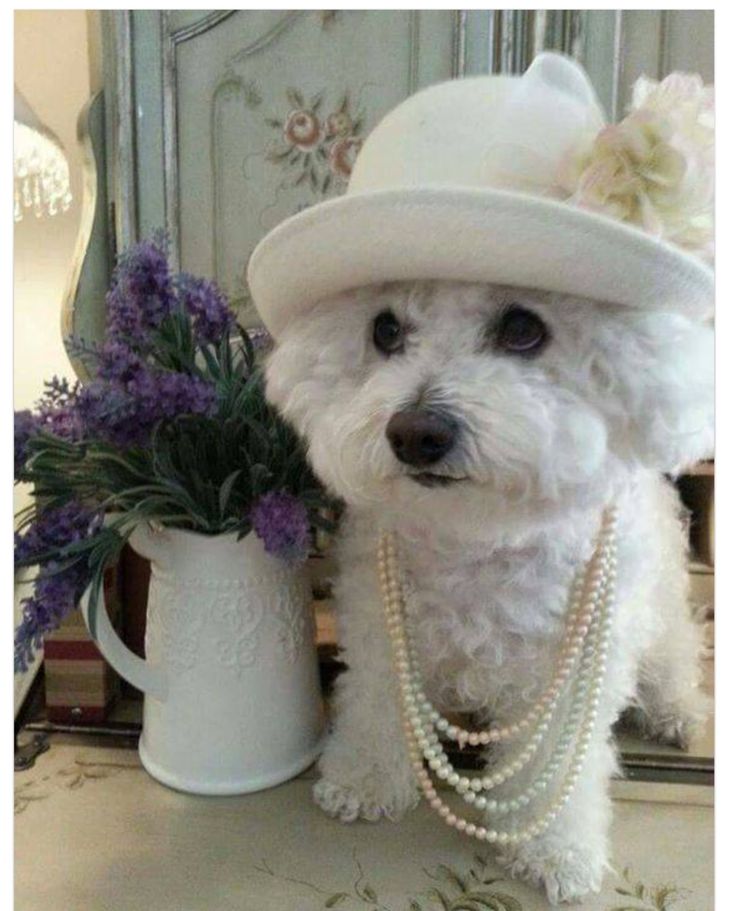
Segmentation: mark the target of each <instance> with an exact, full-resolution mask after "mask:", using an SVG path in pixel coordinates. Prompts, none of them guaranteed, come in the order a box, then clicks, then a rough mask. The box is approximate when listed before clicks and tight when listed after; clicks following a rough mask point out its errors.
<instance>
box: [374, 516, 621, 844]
mask: <svg viewBox="0 0 736 911" xmlns="http://www.w3.org/2000/svg"><path fill="white" fill-rule="evenodd" d="M378 570H379V579H380V582H381V588H382V592H383V599H384V609H385V614H386V623H387V627H388V631H389V637H390V640H391V645H392V650H393V654H394V661H395V665H396V671H397V676H398V680H399V690H400V694H401V706H402V714H403V717H404V733H405V736H406V741H407V747H408V751H409V757H410V761H411V764H412V768H413V770H414V773H415V775H416V777H417V780H418V783H419V786H420V788H421V790H422V792H423V794H424V796H425V798H426V799H427V800H428V802H429V804H430V806H431V807H432V808H433V809H434V810H435V811H436V812H437V813H438V814H439V815H440V816H441V817H442V818H444V820H445V822H446V823H447V824H448V825H451V826H454V827H455V828H456V829H457V830H458V831H460V832H464V833H465V834H467V835H469V836H471V837H474V838H477V839H478V840H482V841H487V842H498V843H499V844H506V843H516V842H521V841H528V840H529V839H530V838H533V837H536V836H537V835H539V834H541V832H543V831H544V830H545V829H546V828H547V827H548V826H549V825H550V824H551V823H552V822H553V821H554V819H555V818H556V817H557V815H558V814H559V812H560V811H561V810H562V808H563V807H564V805H565V803H566V802H567V800H568V799H569V797H570V795H571V794H572V791H573V790H574V787H575V784H576V782H577V779H578V777H579V775H580V772H581V770H582V767H583V762H584V759H585V755H586V753H587V749H588V746H589V743H590V739H591V736H592V733H593V730H594V728H595V722H596V716H597V710H598V703H599V700H600V694H601V687H602V682H603V678H604V675H605V667H606V657H607V651H608V640H609V634H610V629H611V623H612V610H613V606H614V601H615V579H616V514H615V509H614V508H609V509H607V510H606V512H605V513H604V516H603V521H602V523H601V530H600V533H599V537H598V542H597V546H596V549H595V552H594V554H593V557H592V558H591V560H590V562H589V563H588V565H587V567H585V568H584V570H582V571H580V572H578V573H577V574H576V577H575V579H574V581H573V584H572V586H571V591H570V597H569V607H568V618H569V619H568V623H567V624H566V629H565V633H564V636H563V642H562V648H561V653H560V657H559V659H558V662H557V664H556V669H555V674H554V676H553V680H552V682H551V683H550V685H549V686H548V687H547V689H546V690H545V691H544V693H543V694H542V696H541V697H540V698H539V700H538V701H537V702H536V703H535V705H534V706H532V708H531V709H530V710H529V711H528V712H527V714H526V715H525V716H524V718H523V719H521V721H519V722H516V723H514V724H511V725H508V726H507V727H504V728H497V727H494V728H488V729H486V730H485V731H481V732H475V731H466V730H464V729H462V728H460V727H459V726H456V725H451V724H450V723H449V721H448V720H447V719H446V718H443V716H442V715H441V714H440V713H439V712H438V711H437V710H436V709H435V708H434V706H433V705H432V704H431V702H430V701H429V700H428V699H427V698H426V696H425V695H424V691H423V689H422V685H421V677H420V673H419V669H418V660H417V650H416V645H415V642H414V638H413V636H412V635H411V633H410V631H409V630H408V629H407V625H406V622H405V621H406V617H405V614H406V611H405V598H404V591H403V586H402V584H401V581H400V574H399V569H398V553H397V546H396V539H395V536H394V535H393V534H386V533H384V534H382V535H381V538H380V542H379V549H378ZM575 667H578V673H577V675H576V678H575V681H574V685H573V686H572V695H571V699H570V707H569V711H568V714H567V717H566V719H565V722H564V724H563V725H562V728H561V732H560V736H559V738H558V741H557V743H556V745H555V747H554V749H553V750H552V752H551V754H550V756H549V759H548V760H547V762H546V763H545V765H544V767H543V768H542V770H541V771H540V772H539V774H538V776H537V777H536V779H535V781H534V782H532V783H531V784H530V785H529V786H528V787H527V788H526V789H525V790H524V791H522V792H521V793H520V794H517V795H516V796H514V797H510V798H509V799H507V800H500V801H498V800H494V799H489V798H488V797H486V796H485V794H483V793H480V792H482V791H490V790H492V789H493V788H494V787H497V786H498V785H500V784H501V783H503V782H505V781H507V780H509V779H510V778H512V777H513V776H514V775H516V774H518V773H519V772H520V771H521V770H522V769H523V768H524V767H525V766H526V765H527V764H528V762H529V761H530V760H531V758H532V757H533V756H534V754H535V753H536V751H537V750H538V748H539V745H540V743H541V742H542V741H543V739H544V737H545V735H546V734H547V732H548V730H549V726H550V722H551V719H552V716H553V713H554V711H555V708H556V707H557V706H558V704H559V702H560V700H561V697H562V695H563V693H564V692H565V690H566V688H567V685H568V684H569V682H570V677H571V676H572V672H573V670H574V668H575ZM534 721H536V722H537V723H536V725H535V727H534V728H533V730H532V731H531V733H530V736H529V739H528V742H527V744H526V745H525V746H524V748H523V749H522V750H521V752H520V753H519V754H518V755H517V756H516V757H515V758H513V759H511V760H510V761H509V762H508V763H507V764H506V765H504V766H503V767H501V768H499V769H496V770H494V772H493V774H491V775H485V776H479V777H474V778H470V777H467V776H461V775H459V774H458V773H457V772H456V771H455V769H454V768H453V767H452V764H451V763H450V761H449V759H448V757H447V754H446V753H445V751H444V750H443V749H442V746H441V744H440V738H439V733H438V732H441V733H444V734H445V736H447V737H449V738H450V739H453V740H456V741H457V742H458V743H459V744H460V747H461V748H462V747H463V746H464V745H465V743H471V744H476V743H482V744H487V743H491V742H496V741H499V740H507V739H510V738H512V737H514V736H518V735H519V734H520V733H521V732H522V731H524V730H525V729H526V728H529V727H530V726H531V725H532V723H533V722H534ZM494 735H495V736H494ZM568 754H570V756H569V762H568V765H567V767H566V770H565V772H564V775H563V776H562V779H561V781H560V784H559V788H558V789H557V791H556V793H555V794H554V795H553V797H552V799H551V800H550V801H549V803H548V805H547V806H546V807H543V808H542V810H541V811H540V812H538V813H537V815H536V816H535V817H534V819H532V820H531V821H530V822H529V823H527V825H525V826H523V827H520V828H519V827H516V828H512V829H508V830H496V829H488V828H486V827H485V826H482V825H476V824H475V823H472V822H468V821H467V820H465V819H463V818H462V817H458V816H457V815H456V814H455V813H453V812H452V810H451V808H450V807H449V806H448V805H447V804H446V803H445V802H444V801H443V800H442V798H441V797H439V795H438V794H437V791H436V789H435V787H434V785H433V783H432V779H431V777H430V774H429V772H428V771H427V769H426V768H425V765H424V759H426V760H427V764H428V765H429V768H430V769H431V770H432V771H434V772H435V773H436V774H437V777H438V778H440V779H443V780H445V781H447V783H448V784H449V785H450V786H451V787H453V788H454V789H455V790H456V791H457V792H458V793H459V794H462V795H463V797H464V799H465V801H466V802H468V803H471V804H473V805H474V806H475V807H476V808H477V809H479V810H483V811H485V812H486V814H487V815H498V816H505V815H507V814H509V813H515V812H520V811H522V810H525V809H527V808H529V807H530V806H531V805H532V804H533V802H534V801H535V800H536V799H538V798H539V797H540V796H541V795H542V794H543V793H544V792H545V791H546V790H547V788H548V787H549V785H550V783H551V782H552V780H553V779H554V778H555V776H558V775H559V773H560V767H561V766H562V763H563V761H564V759H565V757H566V756H567V755H568Z"/></svg>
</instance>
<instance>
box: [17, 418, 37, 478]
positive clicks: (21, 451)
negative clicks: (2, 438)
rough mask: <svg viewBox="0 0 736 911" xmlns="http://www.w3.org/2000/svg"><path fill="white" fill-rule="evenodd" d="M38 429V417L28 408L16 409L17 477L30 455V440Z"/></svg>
mask: <svg viewBox="0 0 736 911" xmlns="http://www.w3.org/2000/svg"><path fill="white" fill-rule="evenodd" d="M37 431H38V419H37V418H36V417H35V416H34V415H33V414H31V412H30V411H28V410H27V409H26V410H25V411H16V412H15V420H14V447H15V477H16V479H17V478H18V477H19V476H20V473H21V471H22V470H23V467H24V465H25V463H26V458H27V455H28V441H29V440H30V438H31V437H32V436H33V434H34V433H37Z"/></svg>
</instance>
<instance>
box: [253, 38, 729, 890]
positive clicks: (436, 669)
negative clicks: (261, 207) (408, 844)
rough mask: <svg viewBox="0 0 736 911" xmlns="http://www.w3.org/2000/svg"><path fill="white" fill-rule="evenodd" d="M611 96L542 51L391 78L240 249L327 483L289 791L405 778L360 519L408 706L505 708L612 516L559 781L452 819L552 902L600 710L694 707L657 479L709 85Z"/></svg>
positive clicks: (697, 452) (591, 822)
mask: <svg viewBox="0 0 736 911" xmlns="http://www.w3.org/2000/svg"><path fill="white" fill-rule="evenodd" d="M634 100H635V103H636V107H635V109H634V110H633V111H632V113H631V114H630V115H629V116H628V117H627V118H626V119H625V121H623V122H622V123H621V124H619V125H618V126H616V127H606V126H605V118H604V115H603V112H602V110H601V108H600V105H599V104H598V102H597V100H596V98H595V92H594V91H593V88H592V86H591V84H590V82H589V80H588V79H587V77H586V75H585V73H584V72H583V71H582V70H581V69H580V68H579V67H578V66H577V65H576V64H574V63H573V62H572V61H570V60H568V59H566V58H563V57H560V56H559V55H553V54H543V55H541V56H540V57H538V58H537V59H536V60H535V62H534V63H533V65H532V66H531V67H530V69H529V70H528V71H527V73H526V74H525V75H524V76H523V77H521V78H516V77H505V76H503V77H502V76H490V77H479V78H475V79H461V80H455V81H454V82H449V83H444V84H440V85H438V86H433V87H431V88H429V89H427V90H425V91H423V92H419V93H418V94H417V95H415V96H413V97H412V98H409V99H408V100H407V101H405V102H403V103H402V104H401V105H399V107H398V108H396V109H395V110H394V111H393V112H392V113H390V114H389V115H388V116H387V117H386V118H385V119H384V120H383V121H382V122H381V124H380V125H379V126H378V127H377V128H376V129H375V130H374V132H373V133H372V134H371V136H370V137H369V139H368V141H367V142H366V144H365V146H364V147H363V149H362V151H361V153H360V155H359V156H358V159H357V162H356V165H355V168H354V171H353V175H352V177H351V180H350V185H349V187H348V192H347V194H346V195H345V196H343V197H341V198H339V199H334V200H330V201H327V202H322V203H319V204H317V205H315V206H313V207H311V208H308V209H306V210H305V211H302V212H301V213H299V214H298V215H296V216H293V217H292V218H291V219H288V220H287V221H286V222H285V223H283V224H282V225H279V226H278V227H276V228H275V229H274V230H273V231H272V232H271V233H270V234H269V235H268V236H267V237H266V238H264V240H263V241H262V242H261V243H260V245H259V247H258V248H257V249H256V250H255V251H254V253H253V256H252V257H251V260H250V264H249V269H248V280H249V283H250V287H251V291H252V294H253V298H254V300H255V302H256V305H257V306H258V309H259V311H260V313H261V315H262V317H263V319H264V322H265V323H266V326H267V327H268V328H269V329H270V330H271V332H272V334H273V335H274V336H275V338H276V341H277V346H276V349H275V351H274V353H273V354H272V356H271V358H270V361H269V363H268V366H267V393H268V396H269V398H270V400H271V401H272V402H273V403H275V405H276V406H277V407H278V408H279V409H280V411H281V412H282V414H283V415H284V416H285V417H286V418H287V419H288V420H289V421H290V422H292V423H293V425H294V426H295V427H296V428H297V429H298V431H299V432H300V433H301V434H302V436H303V437H304V438H305V439H306V441H307V442H308V447H309V458H310V460H311V463H312V465H313V467H314V469H315V471H316V472H317V474H318V475H319V477H320V478H321V479H322V480H323V481H324V483H325V484H326V486H327V487H328V488H329V490H330V491H332V492H333V493H334V494H336V495H337V496H339V497H341V498H342V499H343V500H344V501H345V503H346V504H347V512H346V515H345V517H344V520H343V525H342V529H341V533H340V539H339V545H338V546H339V562H340V571H341V575H340V578H339V581H338V582H337V584H336V601H337V610H338V634H339V641H340V645H341V647H342V648H343V650H344V657H345V660H346V662H347V664H348V671H347V672H346V673H345V674H344V676H342V677H340V678H339V680H338V684H337V692H336V697H335V706H334V709H335V717H334V730H333V732H332V736H331V739H330V740H329V743H328V745H327V747H326V749H325V752H324V755H323V756H322V759H321V762H320V771H321V775H322V778H321V780H320V781H319V783H318V784H317V785H316V788H315V796H316V799H317V801H318V802H319V804H320V805H321V806H322V807H323V808H324V809H325V810H326V811H327V812H328V813H330V814H331V815H333V816H336V817H338V818H340V819H342V820H345V821H350V820H354V819H357V818H364V819H369V820H375V819H378V818H380V817H381V816H387V817H389V818H391V819H397V818H399V817H400V816H401V814H402V813H403V812H404V811H405V810H407V809H408V808H410V807H411V806H413V805H414V803H415V802H416V800H417V795H418V788H417V783H416V781H415V774H416V775H417V776H419V777H422V776H423V775H424V774H425V773H424V770H423V768H422V766H421V765H419V763H418V762H410V753H409V749H408V747H407V743H406V741H405V737H404V729H403V721H402V716H401V711H400V708H399V703H398V690H399V687H398V682H397V674H396V673H395V670H394V666H393V661H392V654H391V637H390V636H389V633H388V631H387V625H386V622H385V618H384V615H383V607H382V601H381V591H380V589H379V578H380V576H379V572H378V569H377V544H378V540H379V534H380V532H381V531H389V532H394V533H395V535H396V538H397V541H398V544H399V550H400V558H401V570H402V572H403V573H404V576H405V579H404V582H405V585H406V591H407V596H406V614H407V619H408V620H409V622H410V625H411V627H412V630H413V635H414V636H415V639H416V645H417V662H418V665H419V671H420V672H421V677H422V680H423V684H424V689H425V691H426V695H427V696H428V697H429V700H430V701H431V703H433V704H434V706H435V707H436V709H437V710H439V711H440V712H458V711H459V712H465V713H472V714H473V715H474V716H475V719H476V722H477V723H478V725H481V726H487V725H488V724H490V723H495V724H498V725H513V724H515V723H516V722H518V720H519V719H520V718H524V716H525V714H528V712H529V709H530V706H533V705H535V704H536V703H537V702H538V700H539V699H540V694H542V693H544V692H545V689H546V688H549V686H550V682H551V681H553V680H554V675H555V667H556V661H557V660H558V656H559V654H560V651H561V645H562V640H563V634H564V627H565V623H566V613H567V610H566V608H567V602H568V592H569V590H570V587H571V584H572V580H573V577H574V576H575V574H576V573H577V572H578V570H579V569H580V567H581V566H584V565H585V563H586V562H587V561H588V560H589V559H590V558H591V556H592V554H593V552H594V547H595V542H596V536H597V534H598V529H599V527H600V523H601V517H602V514H603V513H604V510H606V508H607V507H608V506H609V505H610V504H615V506H616V507H617V509H618V514H619V520H618V576H617V584H616V596H615V603H614V604H613V619H612V629H611V640H610V643H609V653H608V661H607V665H606V673H605V678H604V680H603V682H602V691H601V700H600V705H599V710H598V714H597V716H596V720H595V724H594V726H593V728H592V739H591V742H590V745H589V749H588V752H587V754H586V755H585V758H584V760H582V761H579V757H578V759H575V761H574V764H575V765H576V766H579V769H577V771H579V773H580V774H579V778H578V779H577V782H576V784H575V786H574V788H573V789H572V790H571V792H569V794H568V795H567V796H568V800H567V803H566V804H565V805H564V806H563V807H562V810H561V812H560V813H559V815H557V816H555V817H554V819H553V818H552V817H551V816H550V811H547V813H546V816H545V819H546V824H545V825H546V827H538V826H537V824H536V823H532V824H527V829H525V830H523V831H524V833H525V835H527V834H528V835H531V836H532V837H531V839H530V840H520V839H519V840H516V841H515V842H513V846H512V845H511V843H510V842H508V841H507V843H506V844H501V839H500V835H501V834H503V835H505V836H508V832H503V831H502V830H500V829H499V830H496V829H493V831H489V830H488V829H487V828H486V827H485V826H481V829H482V833H483V837H484V838H485V837H486V836H487V835H488V836H491V837H490V838H488V839H486V840H489V841H492V842H494V843H495V841H497V842H498V843H499V845H500V846H501V848H502V852H501V858H500V859H501V860H502V862H504V863H505V864H507V865H508V867H509V868H510V870H511V872H512V873H513V874H515V875H520V876H525V877H527V878H528V879H530V880H532V881H534V882H536V883H538V884H540V885H543V886H544V887H546V890H547V893H548V895H549V897H550V899H551V900H553V901H559V900H564V899H572V898H576V897H579V896H582V895H584V894H585V893H586V892H588V891H590V890H594V889H597V888H599V886H600V883H601V877H602V874H603V872H604V871H605V868H606V861H607V856H608V845H607V832H608V825H609V819H610V805H609V799H608V796H607V782H608V779H609V776H610V775H611V773H612V772H613V771H614V770H615V768H616V756H615V748H614V746H613V744H612V742H611V737H610V727H611V725H612V724H613V723H614V721H615V720H616V719H617V717H618V716H619V714H620V713H621V712H622V710H623V709H625V708H626V707H627V706H635V707H636V710H637V712H638V715H639V720H640V722H641V723H642V724H643V726H644V727H645V729H646V730H647V731H648V733H649V734H651V735H652V736H655V737H660V738H663V739H665V740H667V741H674V742H678V743H686V742H687V739H688V737H689V736H690V734H691V732H692V730H693V729H694V728H695V727H696V726H697V725H698V724H699V723H700V722H701V721H702V719H703V717H704V715H705V712H706V701H705V699H704V697H703V696H702V695H701V694H700V692H699V690H698V651H699V641H698V640H699V636H698V630H697V628H696V626H695V625H694V623H693V622H692V620H691V618H690V615H689V612H688V607H687V591H686V588H687V573H686V567H685V559H686V542H685V533H684V524H683V522H682V516H681V514H680V507H679V504H678V499H677V496H676V494H675V492H674V491H673V490H672V488H671V487H670V485H669V483H668V482H666V481H665V480H664V474H665V473H669V474H672V473H677V472H678V471H679V470H681V469H682V468H683V467H685V466H687V465H689V464H692V463H694V462H695V461H697V460H698V459H700V458H703V457H707V456H709V455H710V454H711V451H712V445H713V369H712V367H713V357H712V346H713V332H712V329H711V326H710V323H709V316H710V314H711V312H712V297H713V272H712V269H711V268H710V267H709V266H708V265H707V264H706V263H704V262H703V260H704V259H706V260H707V257H708V254H709V250H710V247H711V241H712V208H711V206H712V180H711V176H712V133H713V130H712V105H711V103H712V95H711V93H710V92H709V90H707V89H705V88H704V87H703V85H702V82H701V81H700V80H699V78H698V77H685V76H675V77H671V79H670V80H669V81H668V80H665V82H664V83H662V84H661V86H657V85H655V84H654V83H651V82H649V81H648V80H642V81H640V82H638V83H637V85H636V86H635V90H634ZM389 606H390V605H389ZM583 680H585V678H583ZM427 711H428V710H427ZM561 714H564V712H563V713H561ZM556 717H557V716H556V715H555V716H554V718H556ZM554 718H553V719H552V721H551V723H550V729H549V730H548V732H547V735H548V736H547V737H545V738H544V740H543V743H542V745H541V747H540V749H539V750H538V752H537V754H536V755H535V756H534V759H533V760H532V761H531V762H529V764H528V765H526V766H525V767H524V768H523V769H521V768H519V769H517V771H519V772H521V773H522V774H523V776H524V780H523V781H521V782H519V781H518V780H517V781H515V782H514V789H511V788H510V782H507V783H505V784H502V785H501V786H500V787H499V789H498V791H497V792H496V793H499V792H501V793H500V794H499V796H500V799H501V800H506V801H508V802H510V803H511V806H512V808H513V809H514V812H516V809H517V805H518V799H517V795H518V790H516V789H518V788H524V787H525V786H532V785H533V786H534V788H535V789H537V786H538V784H539V782H540V780H541V779H542V778H543V775H541V776H540V769H541V768H542V766H543V765H544V764H545V761H546V760H547V758H548V757H549V755H550V751H552V750H553V745H554V742H555V740H556V737H557V735H558V734H559V733H560V730H561V728H562V726H563V725H564V722H563V721H559V720H558V721H555V720H554ZM418 742H419V741H417V743H418ZM516 747H517V749H518V744H517V745H516ZM513 749H514V744H513V743H511V744H509V747H508V750H511V751H512V752H511V753H509V752H508V750H507V748H506V746H505V745H504V749H503V750H501V749H498V748H497V749H489V750H488V755H487V760H488V764H489V766H494V765H496V764H497V763H499V761H500V759H501V757H502V756H505V757H506V761H507V764H509V763H515V762H518V760H516V759H515V758H514V753H513ZM425 755H426V754H425ZM429 758H430V762H429V767H430V769H433V768H435V767H434V766H432V761H433V759H435V758H436V757H433V756H430V757H429ZM441 771H446V769H444V768H443V769H441ZM493 775H495V776H496V777H498V776H499V775H500V772H494V773H493ZM448 781H449V778H448ZM450 783H452V782H450ZM424 784H425V785H426V784H429V785H430V786H431V782H428V781H426V780H425V781H424ZM424 793H427V790H426V787H425V788H424ZM466 796H468V795H466ZM470 796H471V799H472V795H470ZM438 799H439V798H437V797H430V800H434V801H437V800H438ZM540 799H541V798H540ZM548 806H549V805H548ZM476 807H477V804H476ZM435 808H436V809H441V810H444V809H445V808H444V807H439V806H435ZM496 809H498V808H496ZM518 809H519V816H520V817H521V818H524V814H525V813H526V814H528V813H531V807H527V805H526V804H523V805H518ZM448 814H449V815H446V818H447V819H448V820H450V819H452V820H453V821H454V822H457V821H458V820H457V819H455V816H454V814H450V813H449V810H448ZM491 818H492V817H491ZM527 818H528V817H527ZM534 818H536V817H534ZM460 822H462V820H460ZM492 825H493V823H492V822H491V821H490V819H489V822H488V826H489V827H490V826H492ZM537 829H538V831H537ZM515 831H516V832H518V831H519V830H515ZM468 834H474V835H476V836H477V834H478V830H477V827H476V824H475V823H473V830H472V833H471V831H470V827H469V826H468ZM494 839H495V841H494Z"/></svg>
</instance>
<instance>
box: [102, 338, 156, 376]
mask: <svg viewBox="0 0 736 911" xmlns="http://www.w3.org/2000/svg"><path fill="white" fill-rule="evenodd" d="M97 364H98V371H97V375H98V376H99V377H100V379H103V380H118V381H119V382H121V383H127V382H128V381H129V380H132V379H135V377H136V376H137V375H138V373H139V372H140V371H141V370H142V369H143V368H144V367H145V364H144V361H143V360H142V358H141V357H140V356H139V355H138V354H136V353H135V351H133V350H132V348H130V347H129V346H128V345H126V344H125V342H121V341H118V340H114V339H113V340H111V341H107V342H105V344H104V345H103V346H102V347H101V348H100V349H99V351H98V353H97Z"/></svg>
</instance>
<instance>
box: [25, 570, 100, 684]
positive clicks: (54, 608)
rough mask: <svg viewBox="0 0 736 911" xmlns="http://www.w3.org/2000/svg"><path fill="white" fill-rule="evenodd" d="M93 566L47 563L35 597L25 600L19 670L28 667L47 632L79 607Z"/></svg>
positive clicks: (37, 583)
mask: <svg viewBox="0 0 736 911" xmlns="http://www.w3.org/2000/svg"><path fill="white" fill-rule="evenodd" d="M89 581H90V580H89V569H88V567H87V562H86V560H84V559H80V560H77V561H76V562H75V563H72V564H71V565H70V566H62V565H61V564H59V563H53V562H51V563H47V564H46V565H45V566H44V568H43V570H42V572H41V573H40V574H39V576H38V578H37V579H36V583H35V591H34V594H33V596H32V597H30V598H25V599H24V600H23V601H22V605H23V618H22V620H21V622H20V623H19V625H18V627H17V629H16V631H15V672H16V673H20V672H23V671H25V670H27V669H28V665H29V663H30V662H31V661H32V660H33V656H34V653H35V651H36V649H39V648H41V646H42V645H43V637H44V635H45V634H46V633H49V632H51V631H52V630H54V629H56V628H57V627H58V626H59V624H60V623H61V621H62V620H63V619H64V617H66V616H67V615H68V614H70V613H71V612H72V611H73V610H74V608H75V607H76V606H77V603H78V601H79V599H80V598H81V597H82V594H83V592H84V589H85V588H86V586H87V585H88V584H89Z"/></svg>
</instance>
